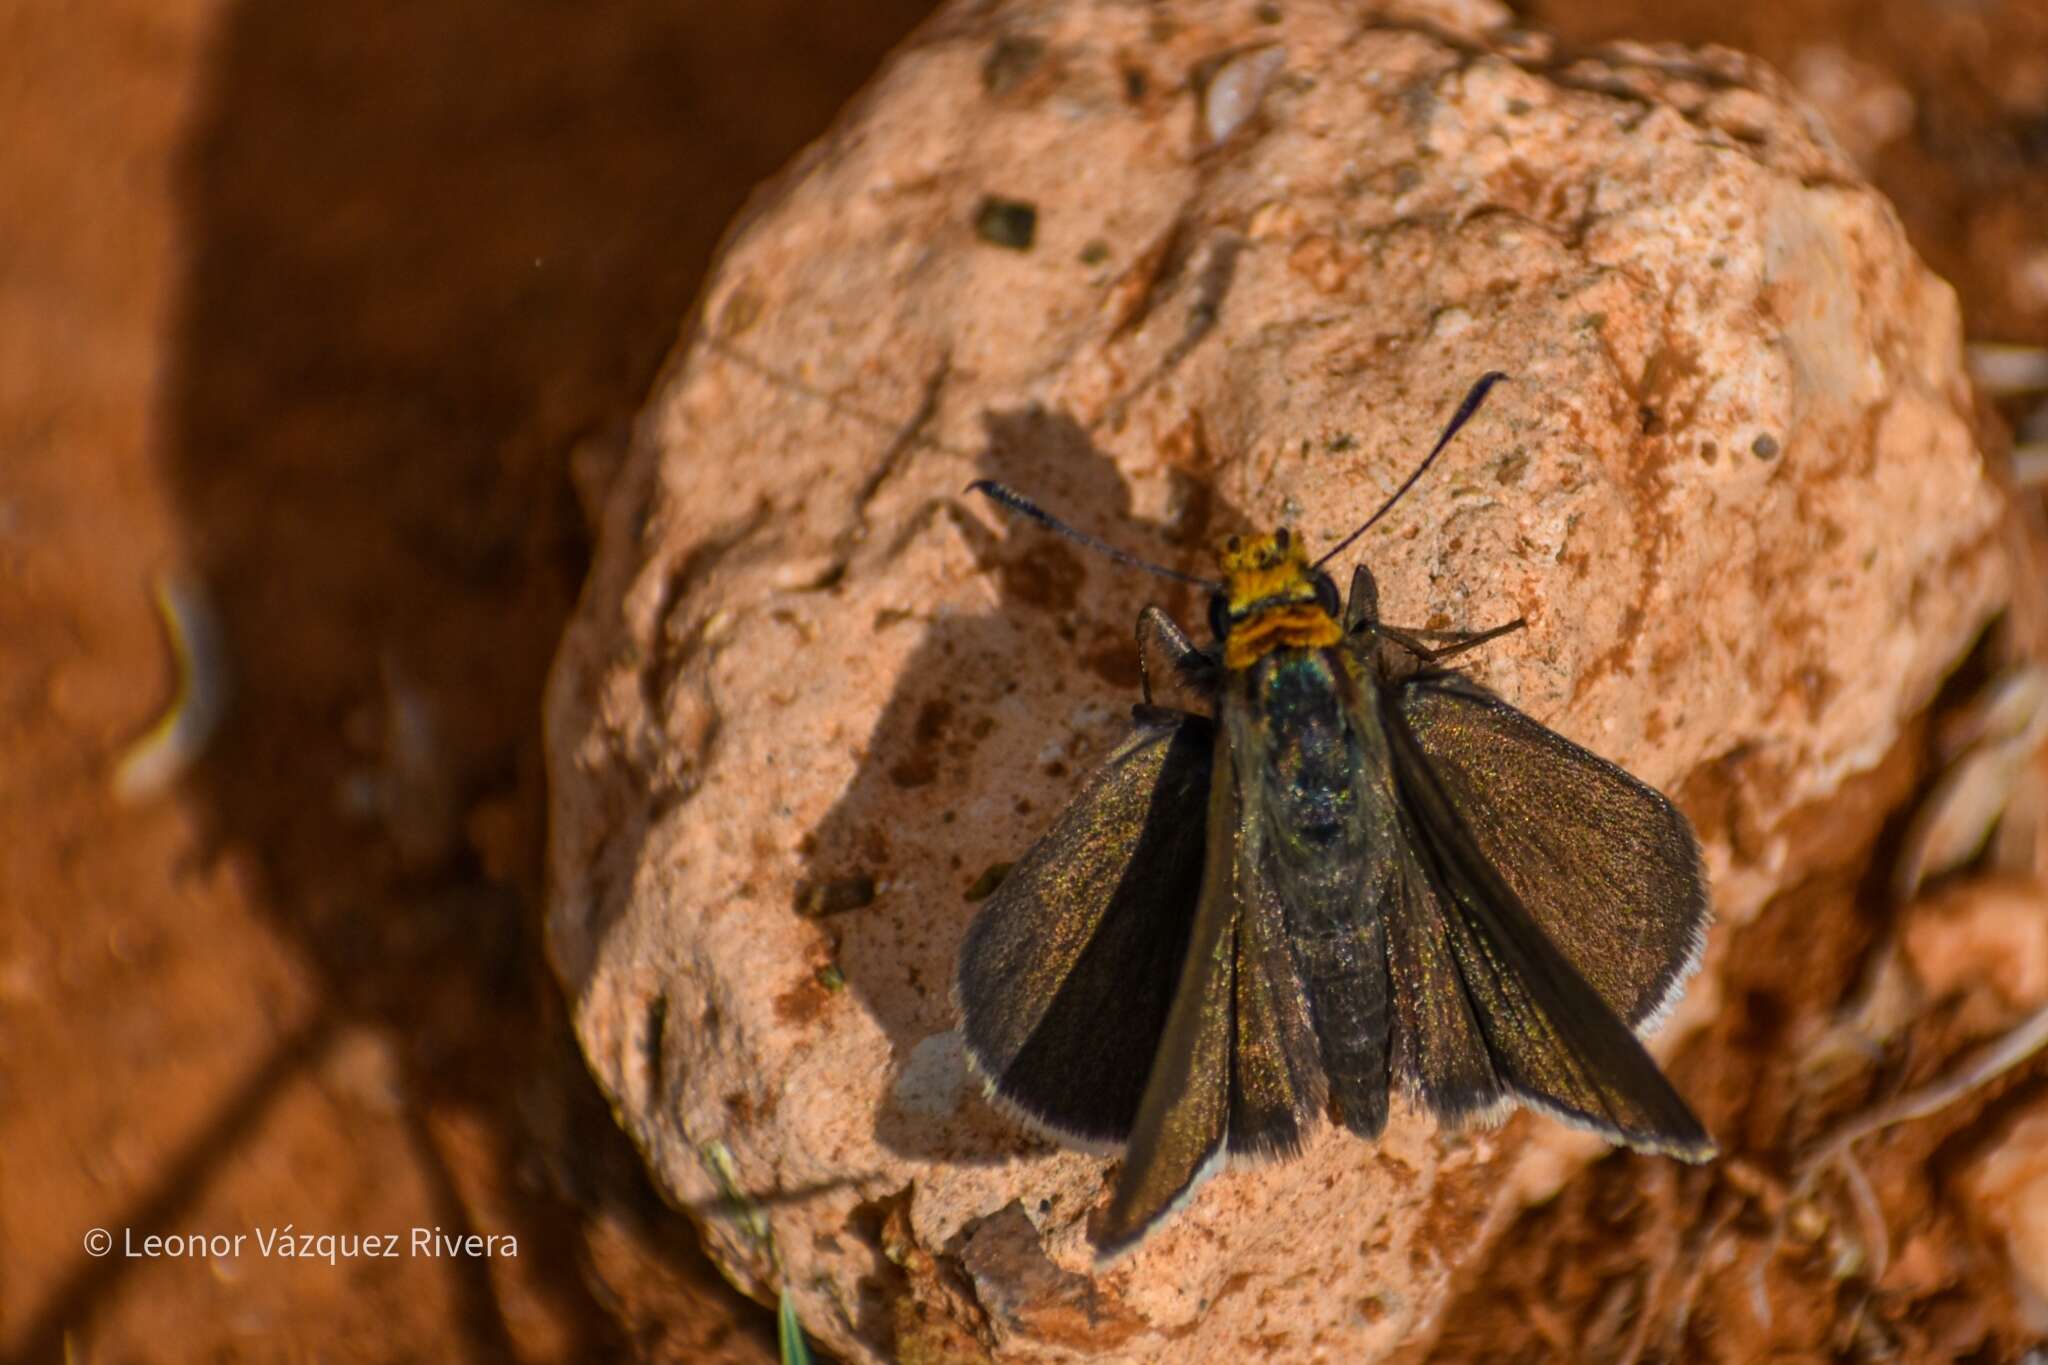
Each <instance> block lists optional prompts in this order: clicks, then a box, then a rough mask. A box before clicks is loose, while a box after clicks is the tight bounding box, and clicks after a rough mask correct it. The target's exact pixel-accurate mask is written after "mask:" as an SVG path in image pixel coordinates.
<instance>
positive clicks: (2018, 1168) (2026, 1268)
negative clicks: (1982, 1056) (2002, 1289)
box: [1956, 1105, 2048, 1333]
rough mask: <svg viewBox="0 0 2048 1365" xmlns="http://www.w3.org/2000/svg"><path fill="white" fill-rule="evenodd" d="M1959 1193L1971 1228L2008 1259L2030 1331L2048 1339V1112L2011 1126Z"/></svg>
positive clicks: (1959, 1184) (2037, 1109)
mask: <svg viewBox="0 0 2048 1365" xmlns="http://www.w3.org/2000/svg"><path fill="white" fill-rule="evenodd" d="M1956 1190H1957V1193H1958V1194H1959V1195H1960V1196H1961V1199H1962V1202H1963V1209H1964V1212H1965V1214H1966V1215H1967V1216H1968V1217H1969V1220H1970V1224H1971V1226H1972V1227H1973V1228H1975V1229H1976V1230H1977V1232H1978V1235H1979V1236H1980V1237H1982V1238H1983V1239H1984V1240H1985V1241H1986V1242H1987V1243H1988V1244H1989V1245H1990V1246H1991V1247H1992V1248H1994V1249H1995V1250H1996V1251H1997V1252H1998V1253H1999V1254H2000V1255H2001V1256H2002V1257H2003V1258H2004V1260H2005V1263H2006V1267H2007V1269H2008V1271H2009V1272H2010V1274H2011V1276H2012V1291H2013V1298H2014V1300H2015V1301H2016V1303H2017V1306H2018V1308H2019V1311H2020V1315H2021V1317H2022V1319H2023V1320H2024V1321H2025V1323H2026V1326H2027V1330H2029V1331H2031V1332H2038V1333H2048V1109H2043V1108H2042V1107H2041V1106H2040V1105H2035V1106H2034V1107H2033V1108H2031V1109H2029V1110H2027V1111H2025V1112H2023V1113H2021V1114H2019V1115H2017V1116H2016V1117H2014V1118H2012V1119H2010V1120H2008V1121H2007V1123H2006V1124H2005V1126H2004V1127H2003V1128H2002V1130H2001V1131H1999V1132H1998V1133H1997V1134H1995V1135H1994V1136H1993V1138H1992V1139H1991V1141H1990V1142H1989V1143H1988V1144H1987V1145H1986V1147H1985V1149H1984V1151H1983V1153H1982V1154H1981V1155H1979V1156H1978V1157H1976V1158H1975V1159H1974V1160H1972V1161H1971V1162H1970V1164H1969V1165H1968V1166H1967V1167H1965V1168H1964V1169H1963V1170H1962V1172H1961V1173H1960V1175H1959V1176H1958V1178H1957V1180H1956Z"/></svg>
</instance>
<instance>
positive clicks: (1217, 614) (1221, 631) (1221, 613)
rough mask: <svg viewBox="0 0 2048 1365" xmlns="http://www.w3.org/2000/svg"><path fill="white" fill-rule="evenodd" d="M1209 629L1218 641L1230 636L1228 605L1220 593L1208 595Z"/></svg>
mask: <svg viewBox="0 0 2048 1365" xmlns="http://www.w3.org/2000/svg"><path fill="white" fill-rule="evenodd" d="M1209 629H1211V630H1213V631H1215V632H1216V638H1217V639H1219V640H1221V639H1224V638H1226V637H1228V636H1229V634H1230V603H1229V602H1228V601H1226V600H1225V599H1224V596H1223V594H1222V593H1220V592H1218V593H1211V594H1210V595H1209Z"/></svg>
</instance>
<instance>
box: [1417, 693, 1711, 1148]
mask: <svg viewBox="0 0 2048 1365" xmlns="http://www.w3.org/2000/svg"><path fill="white" fill-rule="evenodd" d="M1480 695H1482V696H1483V694H1480ZM1451 700H1452V702H1453V704H1461V703H1462V704H1470V703H1466V702H1465V701H1464V699H1463V698H1461V697H1452V698H1451ZM1495 704H1496V705H1501V706H1502V709H1503V710H1505V709H1506V708H1505V706H1504V705H1503V704H1499V703H1495ZM1407 709H1408V708H1407V705H1406V702H1405V698H1403V699H1402V700H1400V701H1397V702H1394V703H1393V704H1383V705H1382V707H1381V711H1380V714H1381V716H1382V717H1383V719H1384V721H1385V725H1386V730H1387V736H1388V740H1389V748H1390V751H1391V753H1392V756H1393V766H1394V778H1395V787H1396V791H1397V793H1398V795H1399V798H1400V806H1401V811H1402V817H1403V821H1404V824H1405V826H1406V843H1407V846H1408V851H1409V855H1410V856H1409V858H1408V860H1407V861H1408V865H1409V867H1410V869H1411V875H1410V876H1409V877H1408V879H1407V882H1408V884H1407V886H1406V887H1405V888H1404V890H1403V895H1402V898H1401V908H1400V909H1399V910H1398V911H1396V912H1394V913H1396V914H1398V915H1402V916H1405V917H1408V919H1409V921H1410V922H1408V923H1406V924H1404V925H1403V926H1402V929H1401V935H1402V938H1403V939H1405V940H1406V941H1407V942H1408V943H1410V944H1421V945H1425V948H1424V950H1423V951H1422V953H1421V955H1420V956H1421V960H1423V961H1426V962H1427V963H1428V969H1427V970H1426V972H1424V973H1423V974H1422V975H1421V976H1419V977H1415V978H1413V979H1410V980H1404V979H1403V973H1402V971H1401V970H1400V969H1399V968H1398V967H1397V968H1396V970H1395V986H1396V996H1397V1011H1399V1012H1401V1013H1404V1014H1405V1012H1406V1011H1407V1010H1409V1009H1411V1008H1415V1006H1414V1004H1413V1003H1412V1002H1410V1001H1406V1000H1401V999H1400V996H1401V995H1402V993H1403V992H1404V991H1407V990H1420V991H1422V992H1424V995H1425V998H1426V1003H1425V1004H1424V1005H1423V1006H1422V1009H1423V1011H1424V1017H1422V1018H1420V1019H1418V1020H1417V1021H1416V1022H1415V1023H1414V1025H1413V1026H1412V1027H1413V1030H1414V1032H1413V1033H1412V1036H1407V1037H1403V1038H1401V1039H1397V1046H1396V1052H1397V1055H1398V1056H1400V1057H1402V1058H1403V1060H1404V1062H1407V1061H1409V1059H1413V1058H1415V1057H1418V1056H1421V1057H1424V1058H1427V1057H1428V1056H1429V1055H1430V1053H1431V1049H1433V1048H1434V1049H1440V1050H1442V1051H1443V1052H1444V1053H1445V1054H1446V1056H1447V1057H1449V1058H1450V1059H1451V1060H1452V1061H1454V1062H1455V1063H1456V1069H1455V1070H1454V1071H1446V1072H1444V1073H1443V1074H1441V1075H1439V1076H1432V1074H1431V1072H1430V1070H1429V1069H1428V1068H1429V1065H1430V1064H1429V1063H1427V1062H1425V1063H1424V1064H1423V1065H1422V1066H1421V1068H1420V1070H1419V1074H1418V1073H1417V1072H1414V1071H1411V1072H1410V1073H1409V1074H1410V1075H1411V1077H1413V1078H1414V1079H1415V1080H1416V1081H1417V1083H1418V1088H1419V1089H1420V1090H1421V1093H1422V1095H1423V1097H1424V1099H1425V1100H1426V1101H1427V1102H1429V1103H1431V1104H1432V1105H1433V1106H1435V1107H1438V1108H1439V1109H1440V1110H1441V1111H1442V1112H1444V1113H1445V1114H1446V1116H1447V1117H1450V1118H1459V1117H1463V1116H1464V1115H1466V1114H1468V1113H1470V1112H1472V1111H1473V1110H1475V1109H1481V1108H1484V1107H1485V1105H1486V1102H1487V1097H1488V1092H1489V1090H1491V1091H1492V1092H1493V1093H1494V1094H1512V1095H1513V1096H1515V1097H1516V1098H1518V1099H1520V1100H1522V1101H1523V1102H1524V1103H1527V1104H1530V1105H1532V1106H1534V1107H1537V1108H1540V1109H1544V1110H1546V1111H1548V1112H1550V1113H1553V1114H1555V1115H1557V1116H1558V1117H1560V1118H1563V1119H1565V1120H1567V1121H1568V1122H1572V1123H1576V1124H1579V1125H1582V1126H1584V1127H1587V1128H1591V1129H1593V1130H1594V1131H1596V1132H1599V1133H1601V1134H1602V1135H1604V1136H1606V1137H1607V1138H1609V1139H1610V1140H1612V1141H1615V1142H1620V1143H1625V1144H1627V1145H1628V1146H1631V1147H1635V1148H1638V1149H1640V1150H1644V1151H1654V1152H1662V1153H1665V1154H1667V1155H1671V1156H1676V1157H1680V1158H1682V1159H1685V1160H1688V1161H1702V1160H1706V1159H1708V1158H1709V1157H1711V1156H1712V1155H1713V1154H1714V1150H1715V1148H1714V1143H1713V1139H1712V1138H1710V1137H1709V1136H1708V1135H1707V1132H1706V1129H1705V1128H1704V1127H1702V1126H1701V1124H1700V1121H1699V1120H1698V1118H1696V1117H1695V1116H1694V1115H1693V1112H1692V1110H1691V1109H1690V1108H1688V1107H1687V1106H1686V1103H1685V1101H1684V1100H1683V1099H1682V1098H1680V1097H1679V1094H1678V1092H1677V1091H1676V1090H1674V1089H1673V1088H1672V1086H1671V1083H1670V1081H1668V1080H1666V1079H1665V1077H1664V1074H1663V1072H1661V1071H1659V1070H1658V1069H1657V1063H1656V1062H1655V1060H1653V1059H1652V1058H1651V1057H1650V1055H1649V1053H1648V1052H1646V1051H1645V1050H1644V1049H1643V1045H1642V1044H1641V1043H1640V1042H1639V1041H1638V1040H1637V1039H1636V1036H1635V1034H1634V1033H1633V1032H1631V1031H1630V1029H1629V1027H1628V1026H1627V1025H1626V1024H1624V1023H1623V1022H1622V1020H1621V1019H1620V1018H1619V1017H1617V1015H1616V1012H1615V1010H1614V1008H1613V1007H1612V1006H1611V1005H1610V1004H1609V1003H1608V1001H1607V1000H1606V999H1605V998H1604V996H1603V994H1602V993H1601V992H1599V991H1597V990H1596V989H1595V988H1594V987H1593V986H1592V985H1591V984H1589V981H1588V979H1587V977H1586V976H1585V975H1583V974H1581V972H1580V971H1579V970H1578V969H1577V968H1576V967H1575V966H1574V965H1573V963H1572V961H1571V960H1569V959H1568V958H1567V957H1566V956H1565V954H1564V953H1563V952H1562V951H1561V950H1560V949H1559V947H1558V946H1557V945H1556V944H1554V943H1552V942H1551V940H1550V937H1549V936H1548V934H1547V933H1546V932H1545V929H1544V928H1543V927H1542V926H1541V925H1540V924H1539V923H1538V921H1537V919H1536V917H1535V915H1534V914H1533V912H1532V911H1531V910H1530V909H1529V908H1528V907H1526V906H1525V905H1524V904H1523V902H1522V899H1521V897H1520V895H1519V894H1518V893H1517V891H1516V888H1515V887H1514V886H1513V885H1512V884H1511V883H1510V881H1509V880H1508V873H1507V869H1506V868H1505V867H1504V866H1496V864H1495V862H1494V860H1493V856H1492V855H1491V853H1489V852H1488V851H1487V849H1486V848H1485V847H1483V846H1482V844H1481V843H1480V842H1479V840H1478V839H1477V838H1476V837H1475V835H1474V833H1473V832H1472V830H1471V828H1470V827H1469V826H1468V825H1467V823H1466V820H1465V817H1464V812H1463V809H1462V808H1461V807H1460V806H1458V805H1456V804H1454V802H1453V800H1452V798H1451V796H1450V790H1451V784H1450V782H1449V781H1447V780H1446V779H1445V778H1443V777H1442V776H1441V775H1440V773H1439V770H1438V767H1437V764H1436V760H1435V759H1434V758H1433V756H1432V754H1431V752H1430V750H1429V749H1427V748H1426V747H1425V746H1424V744H1423V743H1422V741H1421V739H1420V738H1419V736H1418V734H1417V732H1416V731H1415V730H1414V729H1412V728H1411V726H1410V724H1409V722H1408V720H1407V719H1406V716H1405V712H1406V711H1407ZM1510 714H1513V713H1512V712H1511V713H1510ZM1526 723H1528V724H1532V725H1533V722H1526ZM1559 742H1560V743H1562V741H1559ZM1569 747H1570V746H1567V748H1569ZM1508 752H1509V753H1510V754H1511V755H1514V756H1511V757H1503V756H1502V755H1501V754H1499V753H1496V754H1495V755H1494V756H1493V757H1492V758H1491V759H1490V763H1491V768H1490V773H1491V776H1490V779H1489V781H1488V783H1487V784H1485V785H1475V786H1472V787H1470V788H1468V789H1467V790H1465V791H1464V792H1463V793H1462V795H1463V797H1464V799H1465V800H1466V801H1467V803H1468V805H1477V806H1480V807H1484V806H1485V805H1486V804H1487V803H1488V802H1489V801H1490V800H1491V794H1492V792H1493V791H1495V790H1515V791H1522V792H1530V791H1537V790H1540V789H1541V784H1542V782H1543V781H1544V780H1545V779H1546V777H1549V778H1550V779H1551V780H1552V781H1554V782H1556V783H1557V784H1559V786H1560V789H1562V790H1570V785H1569V782H1568V780H1567V779H1566V777H1564V776H1563V775H1560V774H1559V769H1560V768H1567V767H1568V766H1569V765H1570V763H1571V761H1572V759H1571V755H1572V754H1580V755H1583V756H1584V757H1585V758H1587V759H1591V757H1592V756H1591V755H1587V754H1584V751H1583V750H1576V749H1571V750H1570V752H1569V753H1563V754H1561V753H1560V752H1559V751H1558V750H1557V749H1554V748H1551V747H1548V746H1545V747H1543V748H1539V749H1523V750H1520V751H1508ZM1517 757H1519V759H1520V760H1521V763H1522V764H1523V765H1526V766H1519V767H1518V766H1517V765H1516V758H1517ZM1593 761H1594V762H1598V761H1599V760H1593ZM1660 799H1661V798H1660ZM1490 815H1491V812H1490V811H1485V812H1483V813H1482V815H1481V817H1480V818H1481V819H1482V820H1483V819H1486V818H1488V817H1489V816H1490ZM1538 847H1539V848H1540V847H1541V845H1540V844H1539V845H1538ZM1695 856H1696V855H1695ZM1573 913H1574V914H1575V915H1576V916H1577V918H1578V922H1580V923H1584V922H1585V921H1587V920H1588V919H1591V918H1594V917H1597V916H1598V915H1601V914H1605V913H1609V911H1607V910H1606V909H1605V908H1604V907H1603V906H1602V905H1601V904H1600V903H1598V902H1595V903H1594V904H1593V905H1592V906H1590V907H1587V906H1578V905H1575V906H1574V907H1573ZM1446 966H1448V967H1450V968H1453V969H1454V970H1453V971H1452V972H1449V973H1447V972H1446V971H1445V970H1444V969H1445V967H1446ZM1447 976H1454V977H1455V985H1456V989H1457V991H1458V992H1459V993H1460V994H1461V995H1462V997H1463V1004H1464V1009H1463V1011H1460V1010H1458V1009H1457V1008H1456V1007H1455V1005H1453V1004H1452V1003H1451V1002H1450V1001H1449V1000H1448V995H1449V992H1450V990H1451V983H1450V982H1449V981H1448V980H1447V979H1446V977H1447ZM1635 989H1636V991H1637V994H1638V996H1643V995H1645V994H1646V993H1647V992H1646V990H1645V988H1644V987H1643V986H1642V985H1640V984H1639V985H1637V986H1636V987H1635ZM1466 1019H1469V1021H1470V1028H1471V1031H1474V1032H1476V1033H1477V1035H1478V1036H1479V1038H1480V1039H1482V1040H1483V1042H1484V1044H1485V1053H1486V1061H1487V1063H1488V1064H1489V1066H1490V1069H1491V1072H1492V1081H1491V1084H1490V1085H1489V1083H1488V1080H1487V1078H1486V1076H1485V1075H1484V1074H1483V1071H1482V1069H1481V1068H1480V1067H1479V1065H1478V1059H1477V1058H1476V1056H1473V1055H1472V1054H1471V1053H1470V1049H1469V1047H1467V1046H1465V1045H1464V1043H1463V1041H1461V1035H1460V1034H1459V1032H1458V1030H1459V1029H1460V1028H1463V1027H1464V1021H1465V1020H1466ZM1433 1028H1448V1029H1449V1030H1450V1032H1448V1033H1446V1034H1444V1035H1442V1036H1438V1037H1433V1036H1431V1035H1430V1034H1429V1033H1428V1032H1427V1030H1429V1029H1433ZM1464 1037H1469V1035H1464Z"/></svg>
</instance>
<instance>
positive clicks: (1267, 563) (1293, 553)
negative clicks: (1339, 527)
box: [1209, 526, 1344, 668]
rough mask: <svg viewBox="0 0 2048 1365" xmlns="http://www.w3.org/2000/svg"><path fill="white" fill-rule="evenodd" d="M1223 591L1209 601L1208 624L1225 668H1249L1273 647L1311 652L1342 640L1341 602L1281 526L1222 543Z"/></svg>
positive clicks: (1333, 586) (1324, 576)
mask: <svg viewBox="0 0 2048 1365" xmlns="http://www.w3.org/2000/svg"><path fill="white" fill-rule="evenodd" d="M1222 558H1223V587H1222V589H1221V590H1220V591H1219V592H1217V593H1216V594H1215V595H1214V596H1213V597H1211V598H1210V599H1209V624H1210V626H1211V627H1212V628H1214V630H1215V631H1216V638H1217V639H1218V640H1219V641H1221V642H1222V644H1223V663H1224V666H1225V667H1227V668H1250V667H1251V666H1252V665H1253V664H1255V663H1257V662H1258V661H1259V660H1260V659H1262V658H1264V657H1265V656H1266V655H1267V654H1269V653H1271V652H1272V651H1274V650H1276V649H1281V648H1295V649H1314V648H1318V647H1322V646H1327V645H1334V644H1336V643H1337V642H1338V641H1339V640H1341V639H1343V638H1344V628H1343V626H1341V625H1340V624H1338V621H1337V615H1338V612H1339V611H1340V609H1341V604H1340V603H1339V602H1338V599H1337V585H1336V584H1335V583H1333V582H1332V581H1331V580H1330V576H1329V575H1328V574H1326V573H1324V572H1323V571H1322V570H1320V569H1318V568H1316V567H1315V566H1314V565H1313V564H1311V563H1309V559H1308V551H1307V549H1306V548H1305V547H1304V546H1303V545H1302V543H1301V537H1299V536H1297V535H1295V534H1294V533H1293V532H1292V531H1290V530H1289V529H1288V528H1287V527H1285V526H1283V527H1281V528H1280V529H1279V530H1277V531H1275V532H1273V533H1272V534H1271V535H1257V536H1232V537H1230V538H1229V539H1228V540H1226V541H1224V542H1223V555H1222Z"/></svg>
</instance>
